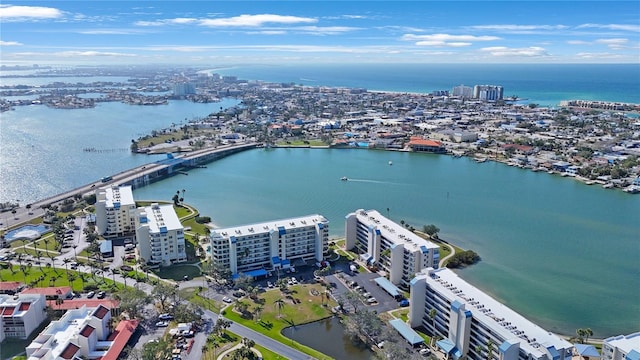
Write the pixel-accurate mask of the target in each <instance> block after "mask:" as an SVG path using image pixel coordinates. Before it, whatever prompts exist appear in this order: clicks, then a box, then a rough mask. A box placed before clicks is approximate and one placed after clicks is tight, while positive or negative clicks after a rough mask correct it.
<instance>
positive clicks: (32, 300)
mask: <svg viewBox="0 0 640 360" xmlns="http://www.w3.org/2000/svg"><path fill="white" fill-rule="evenodd" d="M46 306H47V303H46V301H45V297H44V295H42V294H16V295H0V342H1V341H4V339H5V338H17V339H26V338H28V337H29V335H31V332H33V330H35V329H37V328H38V326H40V324H41V323H42V322H43V321H44V320H45V319H46V318H47V313H46V311H45V308H46Z"/></svg>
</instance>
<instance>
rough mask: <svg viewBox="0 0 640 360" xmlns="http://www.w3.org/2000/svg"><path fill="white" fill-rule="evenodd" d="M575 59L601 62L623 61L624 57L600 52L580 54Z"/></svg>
mask: <svg viewBox="0 0 640 360" xmlns="http://www.w3.org/2000/svg"><path fill="white" fill-rule="evenodd" d="M576 57H578V58H581V59H598V60H603V59H623V58H625V56H624V55H621V54H612V53H607V52H600V53H590V52H581V53H577V54H576Z"/></svg>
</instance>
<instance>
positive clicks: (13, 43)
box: [0, 40, 22, 46]
mask: <svg viewBox="0 0 640 360" xmlns="http://www.w3.org/2000/svg"><path fill="white" fill-rule="evenodd" d="M20 45H22V44H21V43H19V42H17V41H3V40H0V46H20Z"/></svg>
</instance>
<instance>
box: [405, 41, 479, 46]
mask: <svg viewBox="0 0 640 360" xmlns="http://www.w3.org/2000/svg"><path fill="white" fill-rule="evenodd" d="M416 45H417V46H433V47H464V46H471V45H472V44H471V43H470V42H461V41H453V42H444V41H418V42H416Z"/></svg>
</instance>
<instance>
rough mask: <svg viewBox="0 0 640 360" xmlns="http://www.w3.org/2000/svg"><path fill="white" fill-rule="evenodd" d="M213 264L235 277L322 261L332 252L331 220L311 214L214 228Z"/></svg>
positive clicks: (212, 240)
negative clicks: (257, 271) (330, 240)
mask: <svg viewBox="0 0 640 360" xmlns="http://www.w3.org/2000/svg"><path fill="white" fill-rule="evenodd" d="M210 241H211V254H210V255H211V259H212V261H213V263H215V264H218V265H222V266H224V267H226V268H228V269H230V270H231V272H232V273H233V274H234V275H237V274H240V273H248V272H250V271H254V270H273V269H279V268H287V267H290V266H292V265H294V264H296V263H308V262H309V261H313V262H319V261H322V260H324V256H325V255H326V254H327V252H328V251H329V245H328V241H329V221H327V219H325V217H324V216H322V215H318V214H316V215H309V216H304V217H298V218H291V219H282V220H275V221H269V222H264V223H258V224H250V225H242V226H236V227H230V228H222V229H213V230H211V235H210Z"/></svg>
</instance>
